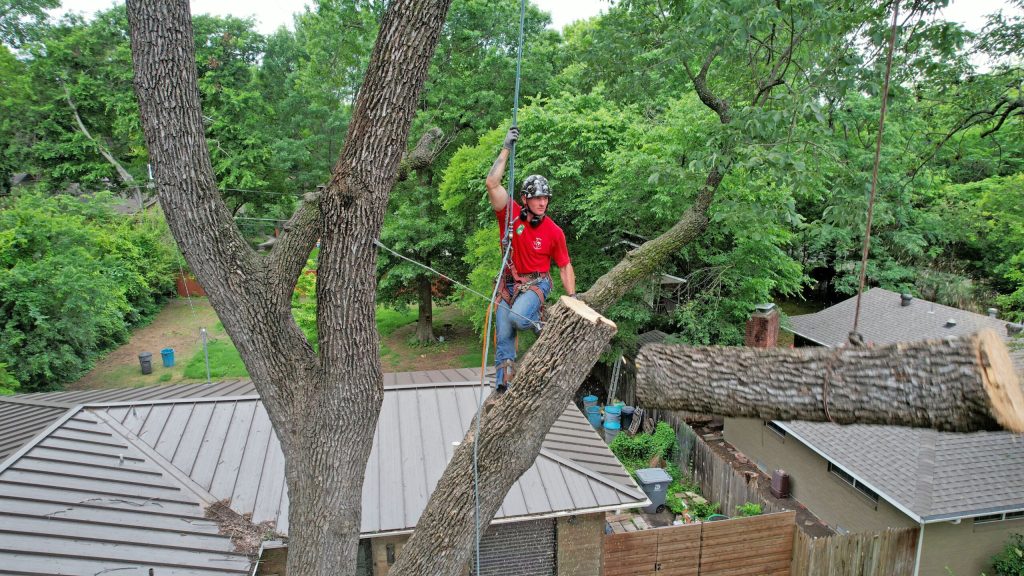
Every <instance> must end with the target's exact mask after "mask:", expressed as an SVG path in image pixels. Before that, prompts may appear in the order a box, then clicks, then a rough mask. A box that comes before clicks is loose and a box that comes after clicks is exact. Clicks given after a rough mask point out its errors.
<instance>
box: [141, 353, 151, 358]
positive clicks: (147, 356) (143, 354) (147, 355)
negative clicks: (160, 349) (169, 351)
mask: <svg viewBox="0 0 1024 576" xmlns="http://www.w3.org/2000/svg"><path fill="white" fill-rule="evenodd" d="M152 357H153V353H152V352H139V358H152Z"/></svg>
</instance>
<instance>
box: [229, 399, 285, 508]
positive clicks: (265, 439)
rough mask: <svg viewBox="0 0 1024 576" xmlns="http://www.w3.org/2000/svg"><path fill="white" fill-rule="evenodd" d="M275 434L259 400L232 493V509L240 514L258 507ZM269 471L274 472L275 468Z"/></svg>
mask: <svg viewBox="0 0 1024 576" xmlns="http://www.w3.org/2000/svg"><path fill="white" fill-rule="evenodd" d="M273 435H274V429H273V427H272V426H271V424H270V418H269V417H268V416H267V411H266V409H264V408H263V403H262V402H257V403H256V412H255V414H254V415H253V421H252V429H251V430H250V431H249V438H248V439H247V441H246V443H245V451H244V453H243V455H242V462H241V464H240V465H239V467H238V478H237V479H236V480H235V489H234V492H233V493H232V495H231V509H232V510H235V511H236V512H238V513H240V514H247V513H252V511H253V509H254V508H255V507H256V495H257V493H258V492H259V488H260V484H261V483H262V482H263V481H264V477H265V476H266V474H267V472H268V470H267V469H266V467H265V466H264V464H265V463H266V461H267V449H268V447H269V446H270V437H271V436H273ZM269 472H274V470H271V471H269ZM277 472H284V470H283V469H281V470H277ZM239 480H241V481H239ZM268 480H269V479H268Z"/></svg>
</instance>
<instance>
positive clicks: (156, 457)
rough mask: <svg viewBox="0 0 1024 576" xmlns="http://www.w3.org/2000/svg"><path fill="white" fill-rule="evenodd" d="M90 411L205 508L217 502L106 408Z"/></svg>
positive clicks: (214, 497)
mask: <svg viewBox="0 0 1024 576" xmlns="http://www.w3.org/2000/svg"><path fill="white" fill-rule="evenodd" d="M193 403H194V402H193ZM89 413H90V414H92V415H94V416H96V417H97V418H99V419H100V420H101V421H103V423H104V424H106V425H107V426H108V427H109V428H110V429H111V431H113V432H114V433H115V434H117V435H118V436H120V437H121V439H122V440H124V441H125V442H127V443H128V444H129V445H130V446H131V447H132V448H135V449H136V450H138V451H139V452H141V453H142V454H143V455H144V456H145V457H146V458H148V459H149V460H150V461H151V462H152V463H153V465H154V466H156V467H157V468H158V469H160V470H162V471H164V472H166V473H167V475H168V476H170V477H171V479H172V480H173V481H174V482H177V483H178V484H180V485H181V487H182V488H183V489H184V490H186V491H187V492H190V493H191V494H192V495H193V496H195V497H196V499H197V500H199V502H198V503H199V504H200V505H202V506H203V507H204V508H205V507H206V506H209V505H211V504H213V503H215V502H217V497H216V496H214V495H213V494H211V493H210V492H209V491H207V490H206V489H205V488H203V487H202V486H200V485H199V484H198V483H197V482H196V481H195V480H193V479H192V477H191V476H189V475H188V474H186V473H185V471H184V470H182V469H181V468H178V467H177V466H175V465H174V464H173V463H172V462H171V461H170V460H168V459H167V458H165V457H164V456H163V455H161V454H160V453H159V452H157V451H156V449H155V448H153V447H152V446H150V445H149V444H147V443H146V442H145V441H144V440H143V439H142V438H139V437H138V436H137V435H135V434H134V433H133V432H132V431H131V430H128V429H127V428H125V427H124V425H122V424H121V423H120V422H118V421H117V420H116V419H115V418H114V417H113V416H111V415H110V414H108V413H107V412H106V411H105V410H96V409H92V410H89Z"/></svg>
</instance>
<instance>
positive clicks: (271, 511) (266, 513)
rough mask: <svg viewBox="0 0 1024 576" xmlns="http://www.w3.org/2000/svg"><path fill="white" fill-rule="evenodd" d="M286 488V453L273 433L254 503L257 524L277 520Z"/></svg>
mask: <svg viewBox="0 0 1024 576" xmlns="http://www.w3.org/2000/svg"><path fill="white" fill-rule="evenodd" d="M284 492H286V490H285V475H284V453H283V452H282V451H281V443H280V441H278V439H277V434H273V433H271V435H270V444H269V446H267V458H266V460H265V461H264V462H263V478H262V479H261V481H260V485H259V492H258V493H257V495H256V503H255V504H254V505H253V511H252V521H253V522H254V523H256V524H260V523H262V522H266V521H268V520H269V521H271V522H275V523H276V522H277V518H278V514H279V513H280V511H281V494H282V493H284Z"/></svg>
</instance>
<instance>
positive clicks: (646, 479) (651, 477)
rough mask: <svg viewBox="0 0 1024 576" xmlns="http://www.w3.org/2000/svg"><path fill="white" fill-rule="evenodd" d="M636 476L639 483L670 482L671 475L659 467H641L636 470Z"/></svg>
mask: <svg viewBox="0 0 1024 576" xmlns="http://www.w3.org/2000/svg"><path fill="white" fill-rule="evenodd" d="M636 477H637V479H638V480H640V483H641V484H658V483H659V482H671V481H672V476H670V475H669V473H668V472H665V470H663V469H661V468H641V469H640V470H637V471H636Z"/></svg>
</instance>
